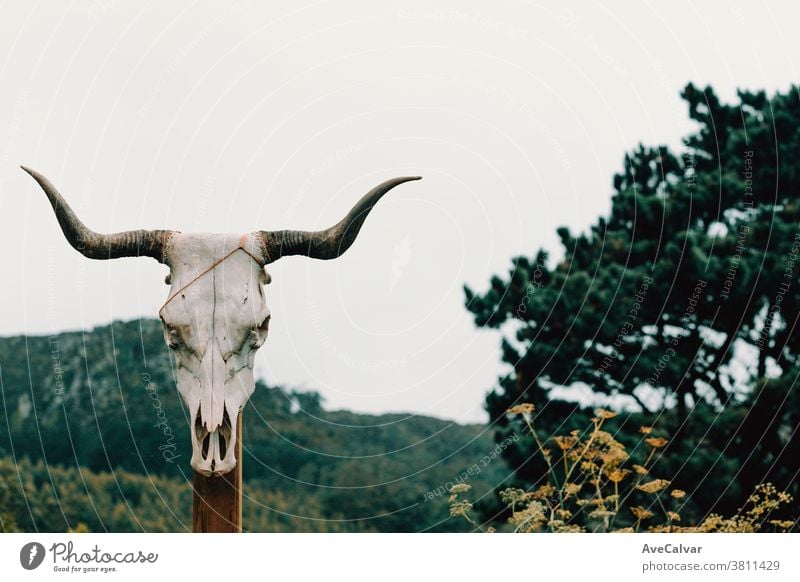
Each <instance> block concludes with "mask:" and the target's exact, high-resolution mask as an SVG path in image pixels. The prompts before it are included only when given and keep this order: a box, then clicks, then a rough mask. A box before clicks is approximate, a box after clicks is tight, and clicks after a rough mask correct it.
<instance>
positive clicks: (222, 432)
mask: <svg viewBox="0 0 800 582" xmlns="http://www.w3.org/2000/svg"><path fill="white" fill-rule="evenodd" d="M201 416H202V415H201V414H200V410H199V409H198V411H197V417H196V418H195V424H194V426H195V434H196V436H197V440H198V441H200V444H201V446H200V452H201V455H202V457H203V460H204V461H207V460H208V457H209V454H210V452H213V450H214V449H215V448H216V449H217V451H218V458H219V459H220V460H222V459H224V458H225V455H226V454H227V453H228V445H229V443H230V438H231V434H232V432H233V426H232V423H231V417H230V416H229V415H228V409H227V408H224V409H223V411H222V424H221V425H220V426H219V427H217V429H216V430H214V431H213V432H208V431H207V430H206V428H205V425H204V424H203V422H202V420H201ZM212 443H213V444H216V447H214V446H212ZM212 457H213V455H212ZM211 463H212V464H211V470H212V471H213V470H214V464H215V459H213V458H212V459H211Z"/></svg>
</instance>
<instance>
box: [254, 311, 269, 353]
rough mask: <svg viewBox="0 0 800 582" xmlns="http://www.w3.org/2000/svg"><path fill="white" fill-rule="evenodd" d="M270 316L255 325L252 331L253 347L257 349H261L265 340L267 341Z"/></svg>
mask: <svg viewBox="0 0 800 582" xmlns="http://www.w3.org/2000/svg"><path fill="white" fill-rule="evenodd" d="M270 317H271V316H270V315H267V316H266V317H265V318H264V320H263V321H262V322H261V323H260V324H258V325H254V326H253V329H252V330H250V335H251V336H252V338H253V345H254V346H256V347H260V346H261V344H263V343H264V340H265V339H267V332H268V331H269V320H270Z"/></svg>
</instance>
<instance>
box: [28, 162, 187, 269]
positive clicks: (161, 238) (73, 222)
mask: <svg viewBox="0 0 800 582" xmlns="http://www.w3.org/2000/svg"><path fill="white" fill-rule="evenodd" d="M20 167H21V168H22V169H23V170H25V171H26V172H27V173H28V174H30V175H31V176H32V177H33V179H34V180H36V182H37V183H38V184H39V186H41V187H42V190H44V193H45V194H47V198H48V200H50V205H51V206H52V207H53V211H54V212H55V213H56V219H58V224H59V225H61V230H62V231H63V232H64V236H65V237H66V238H67V241H68V242H69V244H71V245H72V247H73V248H74V249H75V250H77V251H78V252H80V253H82V254H83V255H84V256H85V257H88V258H90V259H117V258H120V257H153V258H154V259H156V260H158V261H159V262H162V263H163V262H164V248H165V247H166V244H167V241H168V240H169V238H170V237H171V236H172V235H173V234H174V231H172V230H128V231H125V232H116V233H114V234H100V233H98V232H94V231H92V230H89V229H88V228H86V225H84V224H83V223H82V222H81V221H80V219H79V218H78V217H77V215H76V214H75V212H73V210H72V208H70V207H69V204H67V203H66V201H65V200H64V198H62V197H61V194H59V193H58V190H56V188H55V186H53V185H52V184H51V183H50V181H49V180H48V179H47V178H45V177H44V176H42V175H41V174H40V173H39V172H36V171H34V170H31V169H30V168H26V167H25V166H20Z"/></svg>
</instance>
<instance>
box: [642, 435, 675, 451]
mask: <svg viewBox="0 0 800 582" xmlns="http://www.w3.org/2000/svg"><path fill="white" fill-rule="evenodd" d="M644 442H646V443H647V444H648V445H650V446H651V447H653V448H654V449H660V448H661V447H666V446H667V443H668V442H669V441H668V440H667V439H665V438H662V437H650V438H647V439H644Z"/></svg>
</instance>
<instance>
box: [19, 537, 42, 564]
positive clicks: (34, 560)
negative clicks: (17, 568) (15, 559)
mask: <svg viewBox="0 0 800 582" xmlns="http://www.w3.org/2000/svg"><path fill="white" fill-rule="evenodd" d="M44 554H45V552H44V546H43V545H42V544H40V543H39V542H29V543H27V544H25V545H24V546H22V549H21V550H20V551H19V563H20V564H22V567H23V568H25V569H26V570H35V569H36V568H38V567H39V566H41V565H42V562H43V561H44Z"/></svg>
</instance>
